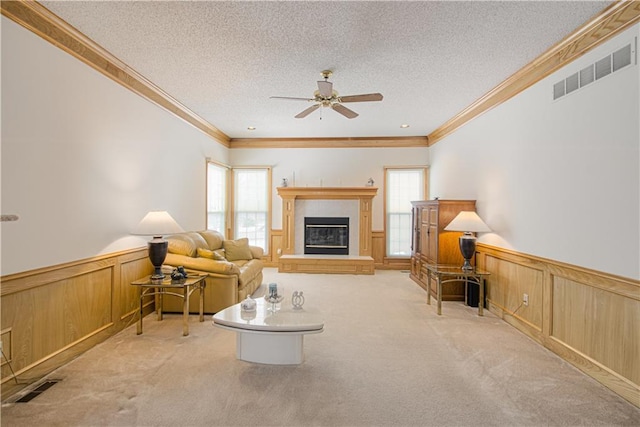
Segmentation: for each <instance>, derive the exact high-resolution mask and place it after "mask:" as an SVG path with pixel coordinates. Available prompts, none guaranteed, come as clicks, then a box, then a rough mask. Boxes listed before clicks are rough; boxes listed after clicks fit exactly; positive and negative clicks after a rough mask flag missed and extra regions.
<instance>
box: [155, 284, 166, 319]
mask: <svg viewBox="0 0 640 427" xmlns="http://www.w3.org/2000/svg"><path fill="white" fill-rule="evenodd" d="M154 290H155V292H156V313H158V321H161V320H162V306H163V304H164V303H163V301H164V289H162V288H155V289H154Z"/></svg>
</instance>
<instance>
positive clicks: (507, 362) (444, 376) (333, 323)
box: [2, 269, 640, 426]
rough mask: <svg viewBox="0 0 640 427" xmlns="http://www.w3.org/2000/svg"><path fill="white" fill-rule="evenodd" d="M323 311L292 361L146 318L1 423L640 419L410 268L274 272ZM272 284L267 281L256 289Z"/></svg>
mask: <svg viewBox="0 0 640 427" xmlns="http://www.w3.org/2000/svg"><path fill="white" fill-rule="evenodd" d="M269 282H277V283H279V284H280V285H281V286H284V287H285V291H286V293H287V294H288V295H290V294H291V292H292V291H293V290H302V291H304V295H305V297H306V305H307V306H309V307H311V306H313V307H316V308H318V309H320V310H322V311H323V312H324V314H325V331H324V332H323V333H321V334H316V335H308V336H306V338H305V354H306V359H305V362H304V363H303V364H302V365H298V366H269V365H258V364H250V363H247V362H242V361H239V360H236V358H235V334H234V333H233V332H230V331H227V330H222V329H219V328H217V327H214V326H213V325H212V322H211V319H210V316H207V319H206V321H205V322H204V323H198V322H197V320H196V319H197V318H196V317H195V316H192V317H191V319H190V320H191V323H190V328H191V335H190V336H188V337H182V335H181V330H182V329H181V323H180V321H181V318H180V316H179V315H170V316H168V317H166V318H165V320H164V321H162V322H158V321H157V320H156V319H155V316H153V315H150V316H147V317H146V318H145V319H144V328H145V332H144V334H143V335H141V336H137V335H136V334H135V325H132V326H131V327H129V328H127V329H126V330H124V331H122V332H121V333H119V334H118V335H116V336H114V337H113V338H111V339H109V340H107V341H106V342H104V343H102V344H100V345H99V346H97V347H95V348H93V349H92V350H90V351H89V352H87V353H85V354H84V355H82V356H80V357H78V358H77V359H76V360H74V361H73V362H71V363H69V364H68V365H66V366H64V367H62V368H60V369H58V370H57V371H55V372H53V373H52V374H51V375H50V377H51V378H60V379H62V381H61V382H60V383H58V384H56V385H55V386H53V387H52V388H50V389H49V390H47V391H46V392H44V393H42V394H41V395H40V396H38V397H36V398H35V399H33V400H31V401H30V402H28V403H8V404H7V403H5V404H4V405H3V407H2V425H3V426H36V425H37V426H215V425H219V426H232V425H233V426H280V425H287V426H472V425H473V426H477V425H480V426H526V425H529V426H542V425H550V426H555V425H558V426H560V425H562V426H574V425H606V426H609V425H635V426H638V425H640V409H638V408H636V407H634V406H633V405H631V404H629V403H628V402H626V401H625V400H623V399H622V398H620V397H618V396H617V395H615V394H614V393H612V392H611V391H609V390H608V389H606V388H605V387H603V386H602V385H600V384H599V383H597V382H596V381H594V380H592V379H591V378H590V377H587V376H585V375H584V374H582V373H581V372H580V371H578V370H577V369H575V368H574V367H572V366H571V365H569V364H568V363H566V362H564V361H563V360H561V359H560V358H558V357H557V356H555V355H554V354H553V353H551V352H549V351H547V350H546V349H544V348H542V347H541V346H539V345H538V344H536V343H535V342H533V341H532V340H530V339H529V338H528V337H526V336H525V335H523V334H522V333H520V332H518V331H517V330H515V329H514V328H512V327H511V326H509V325H507V324H506V323H504V322H503V321H501V320H499V319H498V318H496V317H495V316H494V315H492V314H490V313H487V312H485V313H487V314H486V316H485V317H478V316H477V311H476V309H473V308H470V307H465V306H464V305H463V304H462V303H458V302H445V303H444V305H443V315H442V316H437V315H436V314H435V305H432V306H428V305H427V304H426V299H425V296H426V294H425V293H424V291H423V290H422V289H420V288H419V287H418V286H417V285H416V284H414V283H413V282H412V281H411V280H410V279H409V278H408V275H407V274H406V273H401V272H393V271H378V272H376V275H375V276H350V275H304V274H278V273H277V271H276V270H275V269H266V270H265V283H269ZM262 292H264V285H263V286H262V287H261V288H260V289H259V290H258V292H257V294H256V295H260V294H262Z"/></svg>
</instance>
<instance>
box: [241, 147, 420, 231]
mask: <svg viewBox="0 0 640 427" xmlns="http://www.w3.org/2000/svg"><path fill="white" fill-rule="evenodd" d="M229 158H230V162H231V164H232V165H234V166H241V165H253V166H256V165H260V166H272V167H273V185H274V187H279V186H280V184H281V182H282V178H287V179H288V180H289V186H294V184H295V186H296V187H321V186H322V187H364V186H365V185H366V183H367V180H368V179H369V178H373V180H374V181H375V184H374V187H378V193H377V195H376V196H375V197H374V198H373V206H372V207H373V230H376V231H377V230H382V229H383V227H384V217H383V216H384V200H383V198H384V192H383V188H382V186H383V183H384V167H385V166H424V165H427V164H428V161H429V158H428V148H426V147H419V148H414V147H411V148H337V149H330V148H307V149H304V148H300V149H298V148H295V149H294V148H286V149H285V148H282V149H275V148H274V149H263V150H261V149H232V150H230V154H229ZM294 174H295V183H294ZM272 204H273V216H272V226H273V229H276V230H278V229H281V228H282V199H281V198H280V196H278V192H277V191H276V189H275V188H274V189H273V193H272Z"/></svg>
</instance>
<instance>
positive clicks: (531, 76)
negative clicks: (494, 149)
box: [428, 0, 640, 146]
mask: <svg viewBox="0 0 640 427" xmlns="http://www.w3.org/2000/svg"><path fill="white" fill-rule="evenodd" d="M638 22H640V1H638V0H621V1H618V2H616V3H614V4H612V5H611V6H609V7H607V8H605V9H603V10H602V12H601V13H599V14H598V15H596V16H595V17H593V18H592V19H591V20H590V21H588V22H587V23H585V24H584V25H583V26H582V27H580V28H578V29H577V30H576V31H574V32H573V33H571V34H570V35H569V36H567V37H565V38H564V39H563V40H561V41H560V42H558V43H557V44H555V45H554V46H553V47H551V48H550V49H549V50H548V51H546V52H545V53H543V54H542V55H540V56H539V57H538V58H536V59H534V60H533V61H532V62H530V63H529V64H527V65H525V66H524V67H523V68H522V69H520V70H519V71H518V72H516V73H515V74H513V75H512V76H511V77H509V78H508V79H507V80H505V81H504V82H502V83H500V84H499V85H498V86H496V87H495V88H493V89H492V90H491V91H489V92H488V93H486V94H485V95H484V96H483V97H482V98H480V99H478V100H477V101H475V102H474V103H473V104H471V105H470V106H468V107H467V108H465V109H464V110H462V111H461V112H460V113H458V114H457V115H456V116H454V117H453V118H451V119H450V120H448V121H447V122H446V123H444V124H443V125H442V126H440V127H438V128H437V129H436V130H434V131H433V132H431V133H430V134H429V136H428V138H429V146H432V145H433V144H435V143H436V142H438V141H439V140H441V139H443V138H444V137H446V136H447V135H449V134H451V133H452V132H454V131H455V130H457V129H458V128H460V127H461V126H463V125H464V124H466V123H467V122H469V121H470V120H472V119H474V118H475V117H477V116H479V115H480V114H482V113H484V112H486V111H488V110H490V109H491V108H493V107H496V106H498V105H500V104H502V103H503V102H505V101H507V100H509V99H510V98H513V97H514V96H516V95H517V94H519V93H520V92H522V91H524V90H525V89H527V88H529V87H531V86H533V85H534V84H536V83H537V82H539V81H540V80H542V79H543V78H545V77H547V76H548V75H550V74H551V73H553V72H554V71H556V70H558V69H560V68H561V67H563V66H565V65H567V64H568V63H570V62H571V61H573V60H575V59H576V58H578V57H579V56H581V55H584V54H585V53H587V52H588V51H590V50H591V49H593V48H594V47H596V46H598V45H599V44H601V43H603V42H605V41H606V40H608V39H610V38H611V37H613V36H615V35H616V34H618V33H620V32H622V31H624V30H626V29H627V28H629V27H631V26H632V25H635V24H636V23H638Z"/></svg>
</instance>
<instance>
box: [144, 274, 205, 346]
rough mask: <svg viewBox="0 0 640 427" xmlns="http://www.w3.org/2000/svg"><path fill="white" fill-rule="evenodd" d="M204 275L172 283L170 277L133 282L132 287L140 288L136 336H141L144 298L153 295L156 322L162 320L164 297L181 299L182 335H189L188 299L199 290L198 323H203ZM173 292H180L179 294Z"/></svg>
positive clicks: (148, 277) (145, 278) (147, 278)
mask: <svg viewBox="0 0 640 427" xmlns="http://www.w3.org/2000/svg"><path fill="white" fill-rule="evenodd" d="M206 277H207V276H206V275H197V276H196V275H194V276H188V277H187V278H186V279H185V280H182V281H179V282H177V281H172V280H171V277H165V278H164V279H162V280H151V276H147V277H144V278H142V279H140V280H136V281H135V282H131V285H133V286H139V287H140V319H139V320H138V328H137V334H138V335H140V334H142V309H143V300H144V297H146V296H150V295H154V296H155V303H156V313H157V314H158V320H162V300H163V297H164V296H165V295H173V296H176V297H179V298H182V299H183V303H182V335H184V336H187V335H189V297H190V296H191V294H192V293H193V292H194V291H195V290H196V289H199V290H200V318H199V321H200V322H204V288H205V286H206V282H205V280H204V279H205V278H206ZM175 291H182V292H181V293H178V292H175Z"/></svg>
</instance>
